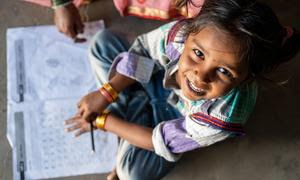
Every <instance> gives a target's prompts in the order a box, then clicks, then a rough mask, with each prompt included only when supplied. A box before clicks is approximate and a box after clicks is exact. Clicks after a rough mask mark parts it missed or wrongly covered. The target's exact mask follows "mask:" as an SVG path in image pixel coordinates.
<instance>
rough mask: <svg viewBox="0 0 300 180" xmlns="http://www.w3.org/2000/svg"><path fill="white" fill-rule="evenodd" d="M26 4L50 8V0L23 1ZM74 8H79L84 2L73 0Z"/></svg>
mask: <svg viewBox="0 0 300 180" xmlns="http://www.w3.org/2000/svg"><path fill="white" fill-rule="evenodd" d="M24 1H27V2H31V3H35V4H39V5H41V6H46V7H51V0H24ZM73 3H74V4H75V6H76V7H80V6H81V5H83V4H84V0H73Z"/></svg>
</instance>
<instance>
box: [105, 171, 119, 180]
mask: <svg viewBox="0 0 300 180" xmlns="http://www.w3.org/2000/svg"><path fill="white" fill-rule="evenodd" d="M106 180H119V177H118V175H117V171H116V169H114V170H112V172H110V173H109V175H108V176H107V177H106Z"/></svg>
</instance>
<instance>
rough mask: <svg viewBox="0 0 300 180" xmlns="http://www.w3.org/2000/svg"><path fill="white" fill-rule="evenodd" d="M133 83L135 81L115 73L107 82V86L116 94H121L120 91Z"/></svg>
mask: <svg viewBox="0 0 300 180" xmlns="http://www.w3.org/2000/svg"><path fill="white" fill-rule="evenodd" d="M135 82H136V81H135V80H134V79H131V78H129V77H127V76H124V75H122V74H120V73H116V74H115V76H113V77H112V78H111V79H110V80H109V84H110V85H111V86H112V87H113V89H114V90H115V91H117V92H118V93H119V92H121V91H123V90H124V89H125V88H127V87H128V86H130V85H132V84H133V83H135Z"/></svg>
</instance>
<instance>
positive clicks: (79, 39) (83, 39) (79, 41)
mask: <svg viewBox="0 0 300 180" xmlns="http://www.w3.org/2000/svg"><path fill="white" fill-rule="evenodd" d="M74 42H75V43H84V42H86V39H85V38H78V37H76V38H75V39H74Z"/></svg>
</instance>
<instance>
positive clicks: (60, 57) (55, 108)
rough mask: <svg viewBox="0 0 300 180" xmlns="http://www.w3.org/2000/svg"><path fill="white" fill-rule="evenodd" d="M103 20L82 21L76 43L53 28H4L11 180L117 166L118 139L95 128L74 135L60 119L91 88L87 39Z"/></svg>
mask: <svg viewBox="0 0 300 180" xmlns="http://www.w3.org/2000/svg"><path fill="white" fill-rule="evenodd" d="M103 28H104V23H103V21H97V22H91V23H88V24H86V31H85V34H83V35H82V36H83V37H85V38H87V40H88V41H87V42H86V43H82V44H77V43H74V42H73V41H72V40H70V39H69V38H67V37H65V36H64V35H62V34H60V33H59V32H57V30H56V29H55V27H54V26H40V27H26V28H13V29H8V31H7V74H8V81H7V82H8V83H7V92H8V93H7V96H8V97H7V104H8V112H7V114H8V116H7V137H8V140H9V142H10V144H11V146H12V148H13V171H14V172H13V174H14V175H13V176H14V179H20V178H21V179H22V178H24V179H47V178H55V177H65V176H74V175H83V174H95V173H106V172H109V171H111V170H112V169H113V168H114V166H115V161H116V153H117V144H118V142H117V137H116V136H115V135H113V134H111V133H107V132H103V131H100V130H97V131H94V139H95V149H96V151H95V153H93V154H92V153H91V152H92V148H91V147H92V146H91V136H90V133H85V134H83V135H81V136H79V137H75V136H74V133H67V132H66V131H65V129H66V128H67V126H65V125H64V121H65V120H67V119H68V118H71V117H72V116H74V115H75V113H76V110H77V107H76V104H77V102H78V101H79V100H80V98H81V97H83V96H84V95H86V94H87V93H89V92H91V91H93V90H95V89H96V88H97V87H96V81H95V77H94V76H93V73H92V70H91V67H90V63H89V61H88V54H87V52H88V51H87V48H88V43H89V41H90V39H91V37H92V36H93V35H94V34H95V33H96V32H97V31H99V30H101V29H103Z"/></svg>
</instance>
